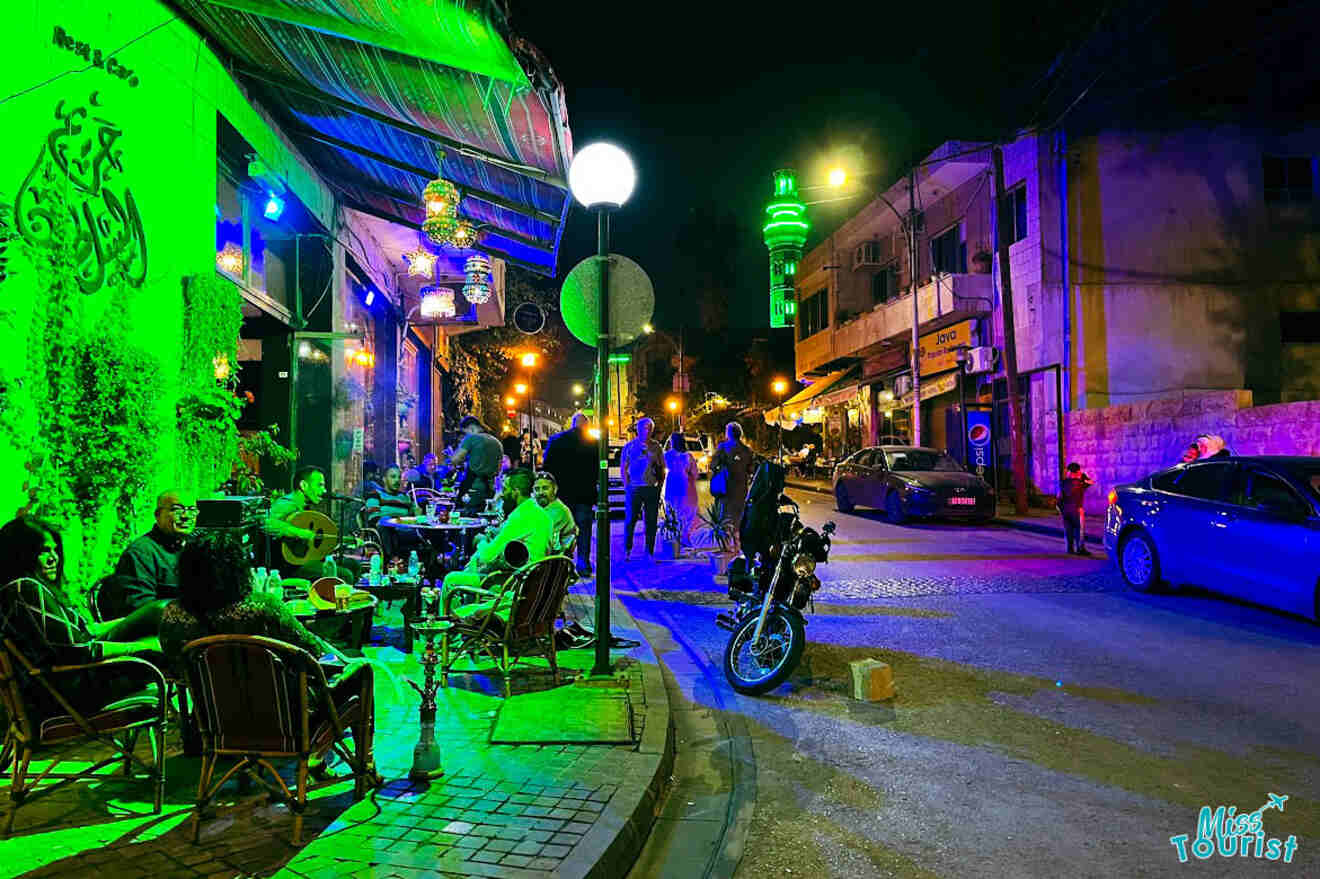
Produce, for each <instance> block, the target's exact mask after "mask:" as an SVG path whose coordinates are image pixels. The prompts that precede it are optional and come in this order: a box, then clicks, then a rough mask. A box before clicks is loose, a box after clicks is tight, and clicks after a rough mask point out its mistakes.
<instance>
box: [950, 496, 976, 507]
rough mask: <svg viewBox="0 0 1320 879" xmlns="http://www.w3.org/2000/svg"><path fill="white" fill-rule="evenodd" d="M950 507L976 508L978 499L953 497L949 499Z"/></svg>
mask: <svg viewBox="0 0 1320 879" xmlns="http://www.w3.org/2000/svg"><path fill="white" fill-rule="evenodd" d="M949 506H952V507H974V506H976V498H974V497H951V498H949Z"/></svg>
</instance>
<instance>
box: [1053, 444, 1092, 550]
mask: <svg viewBox="0 0 1320 879" xmlns="http://www.w3.org/2000/svg"><path fill="white" fill-rule="evenodd" d="M1094 484H1095V483H1094V482H1092V481H1091V477H1090V476H1088V475H1087V474H1086V473H1085V472H1084V471H1083V470H1082V465H1081V464H1078V463H1077V462H1076V461H1073V462H1072V463H1071V464H1069V465H1068V470H1067V472H1065V473H1064V475H1063V481H1062V482H1061V483H1060V485H1059V516H1060V517H1062V519H1063V531H1064V534H1065V535H1066V536H1067V538H1068V552H1069V554H1071V555H1090V554H1091V553H1090V552H1089V551H1088V550H1087V548H1086V529H1085V527H1084V524H1083V522H1084V520H1083V516H1085V515H1086V514H1085V513H1084V512H1083V509H1082V501H1083V499H1084V498H1085V497H1086V490H1087V489H1088V488H1090V487H1091V486H1092V485H1094Z"/></svg>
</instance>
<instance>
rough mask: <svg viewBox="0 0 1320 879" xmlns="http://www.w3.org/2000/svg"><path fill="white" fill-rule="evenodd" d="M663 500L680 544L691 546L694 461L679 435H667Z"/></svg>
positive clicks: (695, 490) (695, 492) (695, 481)
mask: <svg viewBox="0 0 1320 879" xmlns="http://www.w3.org/2000/svg"><path fill="white" fill-rule="evenodd" d="M664 498H665V507H666V509H668V510H669V511H670V513H671V514H672V515H673V516H674V518H676V519H677V520H678V536H679V541H680V543H681V544H682V545H683V546H689V545H691V542H692V540H691V535H692V526H693V524H694V523H695V522H696V521H697V460H696V458H694V457H692V453H691V452H689V451H688V450H687V440H686V439H685V438H684V436H683V434H681V433H675V434H673V435H672V436H670V437H669V443H668V445H666V446H665V488H664Z"/></svg>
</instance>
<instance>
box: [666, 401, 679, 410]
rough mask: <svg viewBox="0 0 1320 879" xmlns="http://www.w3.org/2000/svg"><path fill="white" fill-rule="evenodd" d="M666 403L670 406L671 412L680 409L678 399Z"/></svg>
mask: <svg viewBox="0 0 1320 879" xmlns="http://www.w3.org/2000/svg"><path fill="white" fill-rule="evenodd" d="M665 405H666V406H668V407H669V411H670V412H677V411H678V401H677V400H670V401H669V402H668V403H666V404H665Z"/></svg>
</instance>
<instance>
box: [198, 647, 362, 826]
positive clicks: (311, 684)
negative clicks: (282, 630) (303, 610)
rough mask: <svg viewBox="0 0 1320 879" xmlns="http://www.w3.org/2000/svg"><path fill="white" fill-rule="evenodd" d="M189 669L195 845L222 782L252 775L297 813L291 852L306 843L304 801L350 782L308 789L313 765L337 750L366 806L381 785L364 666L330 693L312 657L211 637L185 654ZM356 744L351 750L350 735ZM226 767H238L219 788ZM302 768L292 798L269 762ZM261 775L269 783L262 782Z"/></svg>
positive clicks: (338, 779)
mask: <svg viewBox="0 0 1320 879" xmlns="http://www.w3.org/2000/svg"><path fill="white" fill-rule="evenodd" d="M182 664H183V666H184V667H185V668H186V669H187V673H188V678H189V684H190V686H191V688H192V690H193V694H194V699H195V701H196V703H197V709H198V710H197V715H198V723H199V726H200V727H201V735H202V771H201V777H200V778H199V779H198V783H197V805H196V808H195V809H194V811H193V842H196V841H197V839H198V836H199V834H200V833H201V820H202V818H203V817H204V815H205V813H206V811H207V809H208V807H209V806H210V804H211V801H212V800H213V799H214V798H215V795H216V794H217V793H218V792H219V790H220V788H221V787H222V786H223V785H224V783H225V782H226V781H228V780H229V779H230V778H232V777H234V776H235V775H236V774H238V773H239V772H246V773H247V774H248V776H250V777H251V778H252V779H254V780H255V781H256V782H257V783H258V784H260V785H261V786H262V787H264V788H265V789H266V791H267V793H268V794H269V795H270V796H271V797H272V798H273V799H276V800H279V801H282V802H285V803H288V805H289V809H290V811H292V812H293V844H294V845H301V844H302V824H303V810H304V809H305V807H306V805H307V793H308V792H309V791H312V790H316V789H317V788H320V787H324V786H326V785H330V784H337V783H339V782H341V781H343V780H344V777H329V778H324V779H322V780H319V781H317V782H315V783H314V784H310V785H309V784H308V778H307V776H308V774H309V771H310V762H311V760H312V758H313V757H322V756H324V755H325V754H326V753H327V752H329V751H331V750H332V749H333V750H334V751H335V752H336V753H337V754H338V755H339V756H340V757H341V758H343V760H344V762H345V763H346V764H347V765H348V766H349V768H350V770H351V777H352V779H353V782H354V784H353V794H354V797H355V798H360V797H362V796H364V795H365V794H366V792H367V791H368V790H370V789H371V788H373V787H375V786H376V785H378V784H379V783H380V776H378V775H377V774H376V768H375V762H374V756H373V736H374V728H375V722H376V707H375V698H374V693H373V681H372V674H371V667H370V666H367V665H363V666H358V667H356V668H355V669H353V670H352V671H351V672H349V673H348V674H347V675H346V676H344V677H343V678H342V679H340V680H339V681H338V682H337V683H336V684H335V685H334V686H333V687H332V686H331V685H330V684H328V683H327V682H326V679H325V673H324V671H323V670H322V668H321V666H320V664H319V663H317V661H316V660H315V659H313V658H312V655H311V654H310V653H308V652H307V651H305V650H303V649H301V648H299V647H295V646H293V645H292V644H286V643H285V642H283V641H277V640H275V639H274V638H262V637H257V636H252V635H211V636H208V637H206V638H198V639H197V640H196V641H190V642H189V643H188V644H187V645H186V646H185V647H184V648H183V662H182ZM350 732H351V734H352V738H353V749H352V751H350V750H349V749H348V746H347V745H346V744H345V742H344V738H345V734H346V733H350ZM222 758H232V759H234V760H235V761H236V762H235V763H234V765H233V766H232V767H230V768H229V769H228V770H227V771H225V772H224V773H223V774H222V775H221V776H220V779H219V780H218V781H215V780H214V779H215V774H216V766H217V764H218V763H219V762H220V760H221V759H222ZM279 758H292V759H294V760H296V761H297V770H296V781H295V782H294V789H293V790H290V789H289V785H288V784H286V783H285V781H284V779H283V778H281V777H280V774H279V772H277V771H276V769H275V767H274V765H273V764H272V763H271V761H272V760H275V759H279ZM262 770H265V772H266V775H268V776H269V777H270V780H267V778H265V777H263V775H262V774H261V771H262Z"/></svg>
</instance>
